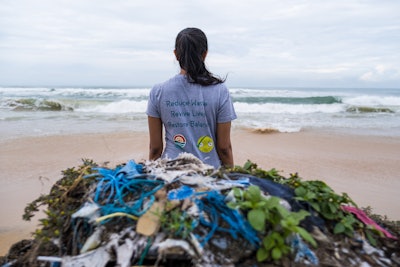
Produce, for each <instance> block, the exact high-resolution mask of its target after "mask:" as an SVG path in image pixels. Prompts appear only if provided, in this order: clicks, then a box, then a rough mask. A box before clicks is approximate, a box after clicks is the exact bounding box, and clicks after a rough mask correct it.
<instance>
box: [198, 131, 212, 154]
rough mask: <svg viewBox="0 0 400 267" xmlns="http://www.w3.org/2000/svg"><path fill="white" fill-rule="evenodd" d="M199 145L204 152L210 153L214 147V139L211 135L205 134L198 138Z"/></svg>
mask: <svg viewBox="0 0 400 267" xmlns="http://www.w3.org/2000/svg"><path fill="white" fill-rule="evenodd" d="M197 147H198V148H199V150H200V151H201V152H203V153H209V152H211V150H213V148H214V141H213V140H212V138H211V137H209V136H207V135H203V136H201V137H200V138H199V140H197Z"/></svg>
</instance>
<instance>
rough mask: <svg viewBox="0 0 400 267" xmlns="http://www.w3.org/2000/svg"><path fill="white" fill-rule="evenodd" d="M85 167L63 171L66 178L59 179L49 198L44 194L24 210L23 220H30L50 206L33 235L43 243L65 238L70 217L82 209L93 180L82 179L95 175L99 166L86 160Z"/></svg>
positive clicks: (84, 160)
mask: <svg viewBox="0 0 400 267" xmlns="http://www.w3.org/2000/svg"><path fill="white" fill-rule="evenodd" d="M82 161H83V165H81V166H79V167H78V169H75V168H69V169H66V170H64V171H62V174H63V178H62V179H60V180H58V181H57V182H56V183H55V184H54V186H53V187H52V188H51V190H50V193H49V194H48V195H41V196H40V197H38V198H37V199H35V200H34V201H32V202H31V203H28V204H27V206H26V207H25V210H24V214H23V215H22V218H23V219H24V220H25V221H30V220H31V218H32V217H33V216H34V215H35V213H37V212H38V211H39V209H40V207H41V206H47V209H45V210H44V214H45V215H46V216H45V217H44V218H42V219H39V222H40V224H41V226H42V227H41V228H40V229H37V230H36V231H35V232H34V236H35V238H37V239H40V240H42V241H45V242H47V241H50V240H51V239H52V238H59V237H62V236H63V235H64V234H67V233H65V231H67V230H68V229H69V228H67V229H66V228H65V225H68V222H69V220H70V218H71V215H72V214H73V213H74V212H75V211H76V210H77V209H78V208H79V207H80V206H81V202H80V200H81V198H83V197H84V195H85V194H86V193H87V189H88V188H89V186H90V184H91V183H93V181H94V179H83V176H84V175H86V174H89V173H91V172H92V170H91V169H92V168H93V167H97V164H95V163H94V162H93V161H92V160H87V159H83V160H82Z"/></svg>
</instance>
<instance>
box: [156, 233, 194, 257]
mask: <svg viewBox="0 0 400 267" xmlns="http://www.w3.org/2000/svg"><path fill="white" fill-rule="evenodd" d="M157 247H158V253H160V254H164V253H168V250H170V249H173V248H180V249H182V250H183V251H185V252H186V253H188V254H189V255H190V256H191V257H196V253H195V252H194V250H193V249H192V248H191V247H190V245H189V243H188V242H186V241H184V240H177V239H170V238H169V239H166V240H165V241H163V242H161V243H159V244H158V246H157Z"/></svg>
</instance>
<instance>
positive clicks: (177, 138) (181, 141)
mask: <svg viewBox="0 0 400 267" xmlns="http://www.w3.org/2000/svg"><path fill="white" fill-rule="evenodd" d="M174 143H175V145H176V146H177V147H180V148H184V147H185V145H186V138H185V137H184V136H183V135H182V134H176V135H174Z"/></svg>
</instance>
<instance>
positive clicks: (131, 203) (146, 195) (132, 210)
mask: <svg viewBox="0 0 400 267" xmlns="http://www.w3.org/2000/svg"><path fill="white" fill-rule="evenodd" d="M94 170H96V171H97V173H94V174H90V175H87V176H85V178H88V177H96V178H97V179H98V180H99V182H98V183H97V188H96V190H95V195H94V202H96V203H97V204H98V205H99V206H100V209H101V214H102V215H108V214H111V213H115V212H123V213H128V214H132V215H134V216H141V215H143V214H144V213H145V212H146V211H147V210H148V209H149V208H150V207H151V205H152V204H153V203H154V201H155V197H154V193H155V192H157V191H158V190H159V189H160V188H162V187H163V186H164V183H163V182H162V181H160V180H154V176H151V175H146V174H142V173H141V172H142V171H143V167H142V165H139V164H136V163H135V162H134V161H132V160H131V161H128V162H127V163H126V165H125V166H123V167H116V168H115V169H114V170H111V169H107V168H95V169H94ZM103 223H104V222H103Z"/></svg>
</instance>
